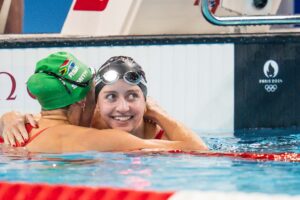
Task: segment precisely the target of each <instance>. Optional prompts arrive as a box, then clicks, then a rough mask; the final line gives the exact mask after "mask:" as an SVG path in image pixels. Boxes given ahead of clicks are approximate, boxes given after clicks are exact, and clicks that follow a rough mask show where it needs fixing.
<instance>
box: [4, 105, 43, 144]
mask: <svg viewBox="0 0 300 200" xmlns="http://www.w3.org/2000/svg"><path fill="white" fill-rule="evenodd" d="M1 123H2V133H1V135H2V137H3V140H4V143H5V144H9V145H11V146H15V145H16V141H18V143H20V144H24V143H25V141H27V140H28V138H29V137H28V133H27V130H26V128H25V123H30V125H31V126H33V127H37V122H36V120H35V119H34V117H33V115H32V114H25V115H22V114H21V113H18V112H14V111H12V112H8V113H5V114H4V115H2V117H1Z"/></svg>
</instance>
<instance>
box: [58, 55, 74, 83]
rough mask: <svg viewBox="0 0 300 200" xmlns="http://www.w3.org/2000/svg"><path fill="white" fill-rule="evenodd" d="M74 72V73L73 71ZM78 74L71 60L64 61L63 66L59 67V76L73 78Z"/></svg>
mask: <svg viewBox="0 0 300 200" xmlns="http://www.w3.org/2000/svg"><path fill="white" fill-rule="evenodd" d="M74 70H75V71H74ZM77 72H78V67H77V66H76V64H75V63H74V62H73V61H72V60H69V59H67V60H65V61H64V62H63V64H61V66H60V67H59V73H60V75H62V76H64V75H66V74H67V75H69V77H71V78H72V77H73V76H74V75H75V74H76V73H77Z"/></svg>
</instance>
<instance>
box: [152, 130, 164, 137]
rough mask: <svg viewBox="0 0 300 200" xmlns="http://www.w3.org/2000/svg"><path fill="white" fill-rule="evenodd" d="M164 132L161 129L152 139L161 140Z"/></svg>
mask: <svg viewBox="0 0 300 200" xmlns="http://www.w3.org/2000/svg"><path fill="white" fill-rule="evenodd" d="M164 133H165V131H164V130H163V129H160V130H159V132H158V133H157V134H156V136H155V137H154V139H161V138H162V136H163V135H164Z"/></svg>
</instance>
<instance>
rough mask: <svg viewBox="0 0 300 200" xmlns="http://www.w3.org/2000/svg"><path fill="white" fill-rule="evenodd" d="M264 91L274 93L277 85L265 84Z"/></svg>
mask: <svg viewBox="0 0 300 200" xmlns="http://www.w3.org/2000/svg"><path fill="white" fill-rule="evenodd" d="M265 90H266V91H267V92H275V91H276V90H277V85H276V84H273V85H272V84H266V85H265Z"/></svg>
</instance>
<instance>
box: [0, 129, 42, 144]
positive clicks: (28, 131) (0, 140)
mask: <svg viewBox="0 0 300 200" xmlns="http://www.w3.org/2000/svg"><path fill="white" fill-rule="evenodd" d="M25 128H26V130H27V133H30V132H31V130H32V129H33V127H32V126H31V125H30V124H25ZM46 129H48V128H44V129H43V130H41V131H40V132H37V133H36V134H35V135H33V136H31V137H30V138H29V140H27V141H26V142H25V143H24V144H20V143H19V142H18V141H16V146H15V147H24V146H26V145H27V144H29V143H30V142H31V141H32V140H34V139H35V138H36V137H37V136H39V135H40V134H41V133H42V132H43V131H45V130H46ZM0 143H4V140H3V138H2V137H0Z"/></svg>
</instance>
